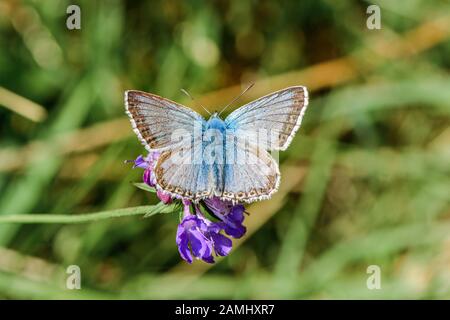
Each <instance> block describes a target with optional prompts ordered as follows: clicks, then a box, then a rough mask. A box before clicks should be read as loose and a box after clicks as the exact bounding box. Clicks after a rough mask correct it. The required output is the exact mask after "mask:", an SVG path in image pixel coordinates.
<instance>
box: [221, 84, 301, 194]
mask: <svg viewBox="0 0 450 320" xmlns="http://www.w3.org/2000/svg"><path fill="white" fill-rule="evenodd" d="M307 105H308V91H307V89H306V88H305V87H303V86H297V87H290V88H287V89H283V90H280V91H277V92H274V93H271V94H269V95H267V96H264V97H262V98H259V99H257V100H255V101H252V102H250V103H248V104H246V105H244V106H243V107H241V108H239V109H237V110H235V111H234V112H232V113H231V114H230V115H229V116H228V117H227V118H226V119H225V123H226V125H227V130H229V131H231V132H233V134H234V135H235V136H236V137H237V138H238V139H237V141H238V142H237V143H235V144H233V145H232V146H228V147H229V148H234V152H235V154H236V155H237V157H238V158H239V155H246V156H245V157H244V158H245V159H246V160H245V161H244V163H243V162H242V161H237V162H236V163H235V164H233V165H230V164H226V165H225V170H224V172H225V173H224V176H225V187H224V191H223V197H224V198H226V199H230V200H234V201H245V202H253V201H256V200H262V199H267V198H269V197H270V196H271V195H272V194H273V193H274V192H276V190H277V189H278V185H279V183H280V172H279V168H278V164H277V163H276V162H275V160H274V159H273V158H272V157H271V156H270V154H269V153H268V152H267V151H266V150H286V148H287V147H288V146H289V144H290V142H291V141H292V138H293V136H294V134H295V132H296V131H297V130H298V128H299V127H300V124H301V121H302V118H303V115H304V113H305V110H306V107H307ZM262 131H263V132H264V135H265V137H264V140H263V141H264V144H262V143H261V142H262V141H261V136H260V134H261V132H262ZM239 137H247V138H245V139H239Z"/></svg>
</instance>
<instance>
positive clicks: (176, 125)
mask: <svg viewBox="0 0 450 320" xmlns="http://www.w3.org/2000/svg"><path fill="white" fill-rule="evenodd" d="M125 108H126V113H127V114H128V116H129V118H130V121H131V124H132V126H133V130H134V132H135V133H136V135H137V136H138V138H139V140H140V141H141V143H142V144H143V145H144V146H145V148H146V149H147V150H148V151H151V150H155V149H170V148H173V147H174V146H175V145H176V144H177V141H174V139H173V133H174V131H176V130H178V131H183V132H186V134H192V132H194V129H195V126H196V125H197V126H201V124H202V122H204V119H203V117H202V116H200V115H199V114H198V113H196V112H195V111H193V110H191V109H189V108H186V107H184V106H183V105H181V104H179V103H176V102H174V101H171V100H169V99H166V98H162V97H160V96H157V95H154V94H151V93H147V92H143V91H137V90H128V91H126V92H125Z"/></svg>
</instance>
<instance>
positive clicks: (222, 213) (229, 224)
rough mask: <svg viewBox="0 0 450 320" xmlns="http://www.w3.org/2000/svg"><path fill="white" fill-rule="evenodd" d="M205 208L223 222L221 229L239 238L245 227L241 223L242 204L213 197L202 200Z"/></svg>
mask: <svg viewBox="0 0 450 320" xmlns="http://www.w3.org/2000/svg"><path fill="white" fill-rule="evenodd" d="M204 202H205V204H206V206H207V208H208V209H209V210H211V212H212V214H213V215H215V216H216V217H217V218H219V219H220V220H221V221H222V222H223V229H224V230H225V233H226V234H228V235H229V236H231V237H233V238H235V239H238V238H241V237H242V236H243V235H244V234H245V232H246V231H247V228H245V226H244V225H242V222H244V211H245V208H244V206H243V205H242V204H236V205H233V203H232V202H231V201H225V200H221V199H220V198H218V197H213V198H210V199H205V200H204Z"/></svg>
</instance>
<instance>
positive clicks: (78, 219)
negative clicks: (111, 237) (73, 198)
mask: <svg viewBox="0 0 450 320" xmlns="http://www.w3.org/2000/svg"><path fill="white" fill-rule="evenodd" d="M154 207H155V206H140V207H132V208H124V209H115V210H109V211H101V212H93V213H85V214H70V215H68V214H11V215H4V216H0V223H84V222H90V221H95V220H102V219H108V218H117V217H125V216H134V215H144V214H146V213H149V212H151V210H152V209H153V208H154Z"/></svg>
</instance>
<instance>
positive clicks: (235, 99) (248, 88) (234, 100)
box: [219, 82, 255, 116]
mask: <svg viewBox="0 0 450 320" xmlns="http://www.w3.org/2000/svg"><path fill="white" fill-rule="evenodd" d="M254 85H255V83H254V82H253V83H251V84H250V85H249V86H248V87H247V89H245V90H244V91H242V92H241V93H240V94H239V95H238V96H237V97H236V98H234V99H233V100H231V102H230V103H229V104H227V105H226V106H225V107H224V108H223V109H222V110H220V112H219V116H220V114H221V113H222V112H224V111H225V109H226V108H228V107H229V106H231V105H232V104H233V103H235V102H236V101H237V100H238V99H239V98H240V97H242V96H243V95H244V94H245V93H246V92H247V91H248V90H250V89H251V88H252V87H253V86H254Z"/></svg>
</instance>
